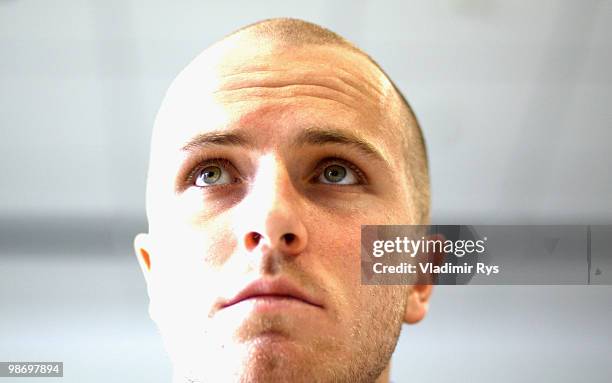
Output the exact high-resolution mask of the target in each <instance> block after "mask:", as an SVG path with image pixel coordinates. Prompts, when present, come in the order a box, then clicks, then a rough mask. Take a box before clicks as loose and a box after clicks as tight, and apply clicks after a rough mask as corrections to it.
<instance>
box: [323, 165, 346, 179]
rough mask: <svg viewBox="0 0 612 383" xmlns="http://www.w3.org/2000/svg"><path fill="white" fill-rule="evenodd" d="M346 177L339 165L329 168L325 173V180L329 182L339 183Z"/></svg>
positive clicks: (344, 170) (344, 171)
mask: <svg viewBox="0 0 612 383" xmlns="http://www.w3.org/2000/svg"><path fill="white" fill-rule="evenodd" d="M345 175H346V169H344V167H342V166H339V165H332V166H329V167H328V168H327V169H326V171H325V178H327V180H328V181H329V182H340V181H342V179H343V178H344V176H345Z"/></svg>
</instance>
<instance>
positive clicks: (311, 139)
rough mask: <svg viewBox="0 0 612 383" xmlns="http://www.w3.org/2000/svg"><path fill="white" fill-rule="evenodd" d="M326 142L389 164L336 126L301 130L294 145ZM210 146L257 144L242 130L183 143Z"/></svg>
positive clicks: (194, 147)
mask: <svg viewBox="0 0 612 383" xmlns="http://www.w3.org/2000/svg"><path fill="white" fill-rule="evenodd" d="M326 144H339V145H346V146H352V147H354V148H355V149H357V150H358V151H359V152H361V153H362V154H364V155H365V156H367V157H369V158H371V159H374V160H378V161H381V162H383V163H385V164H387V165H388V164H389V162H388V161H387V159H386V158H385V157H384V156H383V155H382V153H381V152H380V151H379V150H378V149H376V147H375V146H374V145H372V144H371V143H370V142H368V141H366V140H365V139H363V138H361V137H359V136H357V135H355V134H353V133H350V132H346V131H344V130H340V129H335V128H308V129H305V130H304V131H302V132H300V133H299V134H298V135H297V137H295V138H294V139H293V142H292V146H294V147H304V146H306V145H314V146H321V145H326ZM209 146H242V147H247V148H254V147H255V144H254V143H253V142H252V140H250V139H249V137H248V136H246V135H245V134H243V133H241V132H239V131H238V132H231V131H230V132H224V131H212V132H207V133H200V134H198V135H196V136H194V137H193V138H191V139H190V140H189V141H187V142H186V143H185V145H183V147H182V148H181V149H182V150H183V151H195V150H198V149H204V148H206V147H209Z"/></svg>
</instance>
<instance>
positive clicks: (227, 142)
mask: <svg viewBox="0 0 612 383" xmlns="http://www.w3.org/2000/svg"><path fill="white" fill-rule="evenodd" d="M207 146H245V147H252V146H253V144H252V143H251V142H249V140H248V139H247V137H245V136H244V135H243V134H240V133H233V132H221V131H213V132H207V133H200V134H198V135H196V136H195V137H193V138H191V139H190V140H189V141H187V142H186V143H185V145H183V147H182V148H181V149H182V150H184V151H194V150H197V149H202V148H206V147H207Z"/></svg>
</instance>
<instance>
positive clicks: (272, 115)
mask: <svg viewBox="0 0 612 383" xmlns="http://www.w3.org/2000/svg"><path fill="white" fill-rule="evenodd" d="M398 115H399V111H398V107H397V102H395V98H394V92H393V87H392V85H391V84H390V83H389V81H388V80H387V79H386V78H385V77H384V75H383V74H382V73H381V72H380V71H379V70H378V69H377V68H376V67H375V66H374V65H373V64H372V63H371V62H370V61H369V60H368V59H367V58H366V57H364V56H363V55H360V54H358V53H356V52H353V51H352V50H350V49H347V48H344V47H340V46H312V45H309V46H302V47H287V46H278V45H275V44H273V43H267V42H262V43H259V42H256V41H253V40H246V41H245V40H244V39H242V40H239V41H232V42H229V43H227V44H221V45H218V46H213V47H212V48H211V49H209V50H207V51H206V52H205V53H203V54H202V55H200V56H199V57H197V58H196V59H195V60H194V61H193V62H192V63H191V64H190V65H189V66H188V67H187V68H185V70H183V72H181V73H180V74H179V76H178V77H177V79H176V80H175V81H174V82H173V84H172V86H171V87H170V89H169V90H168V92H167V94H166V97H165V99H164V102H163V104H162V107H161V108H160V111H159V113H158V116H157V120H156V126H155V133H154V145H155V146H156V147H157V149H158V150H163V149H166V150H175V149H177V148H180V147H182V146H183V144H184V143H185V142H187V141H188V140H189V139H190V138H192V137H194V136H196V135H198V134H202V133H206V132H209V131H226V130H242V131H246V132H249V131H250V133H252V134H251V135H252V137H253V138H255V137H258V138H259V139H260V141H262V142H267V143H272V141H271V139H272V138H275V139H277V140H276V141H278V140H280V139H282V138H287V136H291V135H294V134H297V133H299V130H301V129H307V128H313V127H325V126H331V127H333V128H334V129H346V130H348V131H350V132H351V133H359V134H361V135H365V136H366V137H364V138H367V136H369V137H370V138H371V139H374V140H375V141H378V142H380V145H382V146H389V144H390V143H391V142H393V141H395V142H396V141H397V139H395V140H393V136H396V135H397V131H395V129H397V117H398ZM391 146H392V145H391ZM381 149H383V150H392V148H390V147H385V148H381Z"/></svg>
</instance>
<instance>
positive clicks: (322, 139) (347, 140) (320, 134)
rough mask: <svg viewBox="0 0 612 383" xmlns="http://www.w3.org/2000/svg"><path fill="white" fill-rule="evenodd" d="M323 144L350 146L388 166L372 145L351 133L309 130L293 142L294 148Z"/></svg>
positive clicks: (332, 129)
mask: <svg viewBox="0 0 612 383" xmlns="http://www.w3.org/2000/svg"><path fill="white" fill-rule="evenodd" d="M325 144H340V145H347V146H352V147H354V148H355V149H357V150H358V151H360V152H361V153H362V154H364V155H365V156H367V157H370V158H371V159H374V160H378V161H382V162H384V163H385V164H388V161H387V159H386V158H385V157H384V156H383V155H382V153H381V152H380V151H379V150H378V149H376V147H375V146H374V145H372V144H371V143H370V142H368V141H366V140H365V139H363V138H361V137H359V136H357V135H355V134H353V133H350V132H345V131H343V130H339V129H334V128H325V129H322V128H309V129H306V130H304V131H303V132H301V133H300V134H299V135H298V136H297V137H296V138H295V140H294V146H305V145H325Z"/></svg>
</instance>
